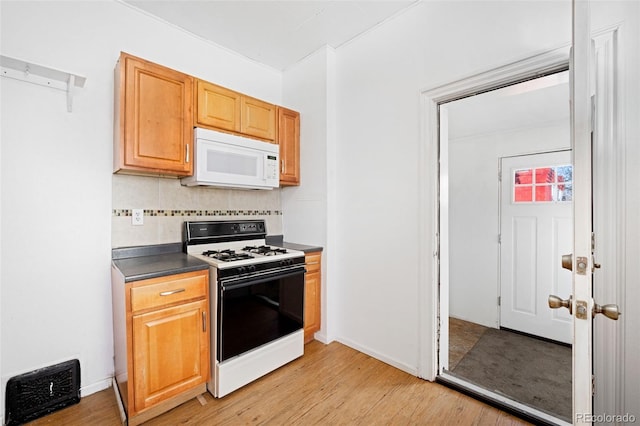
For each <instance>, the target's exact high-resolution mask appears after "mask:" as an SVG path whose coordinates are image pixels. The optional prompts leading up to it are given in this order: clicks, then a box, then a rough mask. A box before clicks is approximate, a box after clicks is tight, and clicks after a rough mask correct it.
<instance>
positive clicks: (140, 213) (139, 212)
mask: <svg viewBox="0 0 640 426" xmlns="http://www.w3.org/2000/svg"><path fill="white" fill-rule="evenodd" d="M131 224H132V225H144V210H143V209H131Z"/></svg>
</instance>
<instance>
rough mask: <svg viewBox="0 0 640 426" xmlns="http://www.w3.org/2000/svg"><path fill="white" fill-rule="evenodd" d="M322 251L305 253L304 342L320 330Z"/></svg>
mask: <svg viewBox="0 0 640 426" xmlns="http://www.w3.org/2000/svg"><path fill="white" fill-rule="evenodd" d="M321 266H322V252H319V251H318V252H312V253H307V254H306V255H305V268H306V269H307V273H306V274H305V279H304V293H305V294H304V342H305V343H308V342H310V341H312V340H313V334H314V333H315V332H316V331H318V330H320V310H321V299H320V294H321V281H322V280H321V275H320V274H321V273H320V269H321Z"/></svg>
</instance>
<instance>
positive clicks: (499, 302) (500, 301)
mask: <svg viewBox="0 0 640 426" xmlns="http://www.w3.org/2000/svg"><path fill="white" fill-rule="evenodd" d="M501 304H502V297H501V296H498V306H501Z"/></svg>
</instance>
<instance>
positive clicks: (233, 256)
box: [202, 249, 253, 262]
mask: <svg viewBox="0 0 640 426" xmlns="http://www.w3.org/2000/svg"><path fill="white" fill-rule="evenodd" d="M202 255H203V256H207V257H210V258H213V259H218V260H221V261H223V262H231V261H233V260H243V259H253V256H251V255H250V254H249V253H236V251H235V250H230V249H228V250H207V251H203V252H202Z"/></svg>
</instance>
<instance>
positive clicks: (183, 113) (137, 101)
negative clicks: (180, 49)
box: [114, 53, 193, 176]
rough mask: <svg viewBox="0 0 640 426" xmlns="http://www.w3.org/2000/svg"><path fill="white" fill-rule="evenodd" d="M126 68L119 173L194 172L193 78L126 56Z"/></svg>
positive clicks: (119, 103)
mask: <svg viewBox="0 0 640 426" xmlns="http://www.w3.org/2000/svg"><path fill="white" fill-rule="evenodd" d="M120 66H121V67H124V70H123V71H122V70H121V76H120V79H123V81H120V79H119V78H116V81H117V84H119V85H120V86H121V88H120V96H121V98H122V99H119V100H118V101H117V102H116V105H117V107H119V109H120V111H119V112H118V111H117V112H116V114H118V113H119V114H120V117H119V127H120V129H119V135H120V141H118V142H117V143H116V156H115V158H114V161H116V167H115V168H116V171H119V170H128V171H134V172H136V171H137V172H141V173H153V174H167V175H175V176H187V175H191V174H193V166H192V162H191V157H192V154H191V153H192V152H193V146H192V145H193V117H192V103H193V79H192V77H190V76H188V75H186V74H182V73H180V72H178V71H174V70H172V69H169V68H165V67H163V66H160V65H157V64H154V63H151V62H148V61H145V60H143V59H139V58H136V57H132V56H130V55H127V54H124V53H123V54H122V56H121V58H120ZM122 72H123V73H124V75H122ZM116 130H117V131H118V129H116Z"/></svg>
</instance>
